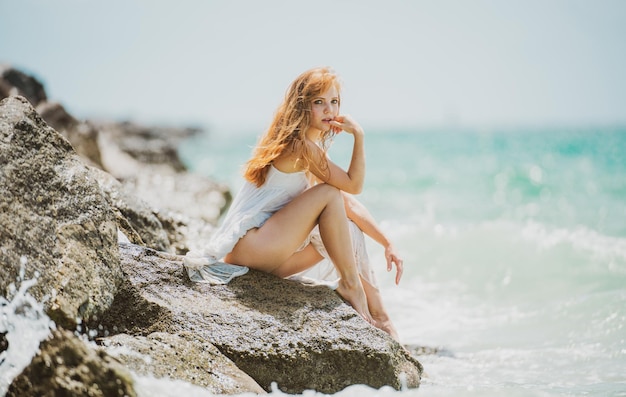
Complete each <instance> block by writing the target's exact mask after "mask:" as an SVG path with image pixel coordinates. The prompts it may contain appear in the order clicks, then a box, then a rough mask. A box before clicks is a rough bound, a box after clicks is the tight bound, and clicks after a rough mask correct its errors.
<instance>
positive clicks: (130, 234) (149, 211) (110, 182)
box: [91, 168, 170, 251]
mask: <svg viewBox="0 0 626 397" xmlns="http://www.w3.org/2000/svg"><path fill="white" fill-rule="evenodd" d="M91 172H92V174H93V175H94V177H95V178H96V180H97V181H98V184H99V185H100V187H101V188H102V191H103V192H104V194H105V195H106V198H107V201H108V203H109V205H111V207H112V208H113V209H114V211H115V214H116V218H117V225H118V228H119V229H120V230H121V231H122V232H123V233H124V234H125V235H126V237H127V238H128V239H129V241H131V242H133V243H135V244H140V245H145V246H146V247H150V248H153V249H155V250H158V251H169V250H170V241H169V238H168V234H167V232H166V231H165V229H164V228H163V225H162V224H161V221H160V220H159V218H157V216H156V215H155V214H154V210H153V208H152V207H150V206H149V205H148V204H147V203H146V202H145V201H143V200H141V199H139V198H138V197H136V196H135V195H133V194H131V193H130V192H129V191H128V189H127V188H126V187H125V186H124V185H122V184H121V183H120V182H119V181H118V180H117V179H115V178H114V177H113V176H112V175H111V174H109V173H107V172H104V171H102V170H99V169H97V168H91Z"/></svg>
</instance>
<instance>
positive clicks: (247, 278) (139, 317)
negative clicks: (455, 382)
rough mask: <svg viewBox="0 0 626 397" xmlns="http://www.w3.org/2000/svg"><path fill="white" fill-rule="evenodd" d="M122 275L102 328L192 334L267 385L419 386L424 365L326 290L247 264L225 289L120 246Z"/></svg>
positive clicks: (329, 388) (292, 389)
mask: <svg viewBox="0 0 626 397" xmlns="http://www.w3.org/2000/svg"><path fill="white" fill-rule="evenodd" d="M120 255H121V256H120V258H121V263H122V269H123V271H124V273H125V275H126V277H127V281H125V283H124V284H123V285H122V286H121V287H120V294H119V295H118V296H117V297H116V299H115V302H114V303H113V305H112V307H111V310H110V312H109V313H107V314H106V315H105V316H104V317H102V318H101V319H100V324H99V325H98V328H100V329H105V330H117V331H118V332H127V333H134V334H140V335H149V334H151V333H153V332H165V333H169V334H183V333H185V334H186V333H191V334H193V335H195V337H196V338H197V339H198V340H203V341H206V342H210V343H211V344H213V345H215V346H216V347H217V348H218V349H219V350H220V351H221V352H222V353H223V354H224V355H226V356H227V357H228V358H229V359H231V360H232V361H233V362H234V363H235V364H236V365H237V366H238V367H239V368H240V369H241V370H243V371H244V372H246V373H247V374H248V375H250V376H251V377H252V378H254V380H255V381H256V382H257V383H258V384H259V385H261V386H262V387H263V388H264V389H265V390H268V391H269V390H270V386H271V383H272V382H277V384H278V387H279V388H280V389H281V390H283V391H285V392H288V393H301V392H303V391H304V390H307V389H314V390H317V391H320V392H323V393H335V392H337V391H339V390H342V389H343V388H345V387H347V386H350V385H353V384H366V385H369V386H371V387H375V388H380V387H382V386H385V385H388V386H392V387H394V388H396V389H399V388H400V387H401V386H402V379H403V378H404V379H405V381H406V385H407V386H408V387H417V386H418V385H419V382H420V377H421V373H422V367H421V365H420V363H419V362H418V361H417V360H415V359H414V358H413V357H412V356H411V355H410V354H409V352H408V351H407V350H405V349H404V348H403V347H402V346H401V345H399V344H398V343H397V342H396V341H394V340H393V339H392V338H390V337H389V336H388V335H387V334H386V333H384V332H382V331H380V330H378V329H376V328H374V327H373V326H371V325H370V324H368V323H366V322H365V321H364V320H363V319H362V318H361V317H360V316H359V315H358V314H357V313H356V312H355V311H354V310H353V309H352V308H351V307H350V306H348V305H347V304H345V303H344V302H343V301H342V300H341V299H340V298H339V296H338V295H337V294H336V293H335V292H333V291H331V290H330V289H328V288H327V287H323V286H305V285H302V284H300V283H298V282H295V281H290V280H284V279H280V278H277V277H274V276H272V275H269V274H265V273H262V272H257V271H253V270H251V271H250V272H249V273H248V274H246V275H244V276H241V277H238V278H236V279H234V280H233V281H231V282H230V283H229V284H227V285H220V286H211V285H207V284H199V283H192V282H191V281H189V280H188V279H187V277H186V275H185V274H184V272H183V267H182V258H181V257H178V256H174V255H168V254H165V253H160V252H156V251H154V250H150V249H146V248H144V247H140V246H136V245H132V244H122V245H121V246H120Z"/></svg>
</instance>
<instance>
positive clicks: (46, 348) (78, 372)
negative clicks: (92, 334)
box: [6, 329, 136, 397]
mask: <svg viewBox="0 0 626 397" xmlns="http://www.w3.org/2000/svg"><path fill="white" fill-rule="evenodd" d="M6 396H7V397H18V396H19V397H21V396H42V397H54V396H67V397H74V396H75V397H83V396H91V397H109V396H120V397H123V396H128V397H134V396H136V393H135V390H134V387H133V379H132V376H131V374H130V373H129V372H128V370H127V369H125V368H124V367H123V366H122V365H121V364H120V363H119V362H118V361H117V360H115V359H113V358H112V357H111V356H109V355H108V354H107V353H106V352H104V351H97V350H94V349H92V348H90V347H89V346H87V345H86V344H85V342H83V341H82V340H80V339H78V338H77V337H76V336H74V334H72V333H71V332H69V331H65V330H61V329H59V330H55V331H53V332H52V336H51V338H49V339H48V340H45V341H44V342H42V343H41V345H40V351H39V353H38V354H37V355H36V356H35V357H34V358H33V360H32V362H31V363H30V365H29V366H27V367H26V368H25V369H24V371H22V373H21V374H20V375H18V376H17V377H16V378H15V379H14V380H13V382H12V383H11V385H10V386H9V390H8V391H7V394H6Z"/></svg>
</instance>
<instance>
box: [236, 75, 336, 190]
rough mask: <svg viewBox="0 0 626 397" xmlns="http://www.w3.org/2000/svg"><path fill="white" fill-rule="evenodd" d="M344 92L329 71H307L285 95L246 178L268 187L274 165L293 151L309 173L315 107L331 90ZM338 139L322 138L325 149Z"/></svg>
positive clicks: (328, 136)
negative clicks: (308, 143)
mask: <svg viewBox="0 0 626 397" xmlns="http://www.w3.org/2000/svg"><path fill="white" fill-rule="evenodd" d="M333 86H334V87H335V88H336V89H337V92H339V91H340V89H341V84H340V83H339V78H338V77H337V75H336V74H335V72H334V71H333V70H332V69H331V68H328V67H321V68H314V69H310V70H307V71H306V72H304V73H302V74H301V75H300V76H298V77H297V78H296V79H295V80H294V81H293V83H291V86H289V89H288V90H287V92H286V94H285V99H284V100H283V102H282V104H281V105H280V106H279V107H278V109H277V110H276V113H275V114H274V118H273V120H272V122H271V124H270V126H269V128H268V129H267V130H266V131H265V134H263V136H262V137H261V139H260V140H259V142H258V143H257V146H256V147H255V149H254V151H253V154H252V158H251V159H250V160H248V162H247V163H246V166H245V171H244V177H245V178H246V180H248V181H249V182H251V183H254V184H255V185H256V186H261V185H262V184H263V183H265V178H266V177H267V172H268V170H269V166H270V165H271V163H272V161H274V160H275V159H276V158H278V157H279V156H280V155H281V154H282V153H283V152H284V151H285V149H287V148H290V149H291V150H292V151H293V152H294V153H295V154H296V155H297V156H298V161H300V160H302V161H303V164H304V169H305V170H308V169H309V165H310V163H311V155H312V154H311V153H310V151H309V150H308V149H307V146H306V145H305V139H306V136H305V134H306V132H307V129H308V128H309V124H310V122H311V103H312V101H313V99H314V98H316V97H318V96H320V95H322V94H323V93H325V92H326V91H328V90H329V89H330V88H331V87H333ZM333 135H334V133H333V132H332V131H330V130H329V131H324V132H323V134H322V149H323V150H324V151H326V150H327V147H326V142H327V141H328V139H329V138H331V137H332V136H333Z"/></svg>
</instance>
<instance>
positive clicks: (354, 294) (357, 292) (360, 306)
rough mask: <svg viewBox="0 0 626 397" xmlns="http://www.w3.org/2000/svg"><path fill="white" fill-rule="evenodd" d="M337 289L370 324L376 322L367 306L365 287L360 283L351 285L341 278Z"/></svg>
mask: <svg viewBox="0 0 626 397" xmlns="http://www.w3.org/2000/svg"><path fill="white" fill-rule="evenodd" d="M335 291H337V293H338V294H339V296H341V297H342V298H343V299H344V300H345V301H347V302H348V303H349V304H350V306H352V307H353V308H354V310H356V312H357V313H359V314H360V315H361V317H363V318H364V319H365V321H367V322H368V323H370V324H374V319H372V315H371V314H370V311H369V309H368V307H367V298H366V297H365V291H363V287H362V286H361V285H360V283H359V284H357V285H355V286H350V285H348V283H346V282H344V281H343V280H339V284H338V286H337V289H336V290H335Z"/></svg>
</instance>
